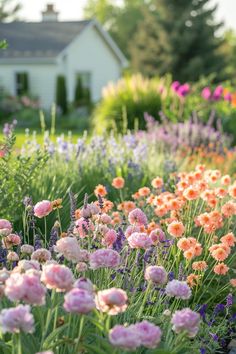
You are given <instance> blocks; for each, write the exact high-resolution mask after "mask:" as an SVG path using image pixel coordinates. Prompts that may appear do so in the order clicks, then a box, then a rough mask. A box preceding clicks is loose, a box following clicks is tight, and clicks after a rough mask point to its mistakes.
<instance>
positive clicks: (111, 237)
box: [102, 229, 117, 247]
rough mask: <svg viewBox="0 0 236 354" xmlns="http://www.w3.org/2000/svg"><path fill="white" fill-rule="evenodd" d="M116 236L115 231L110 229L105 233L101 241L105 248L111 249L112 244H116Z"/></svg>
mask: <svg viewBox="0 0 236 354" xmlns="http://www.w3.org/2000/svg"><path fill="white" fill-rule="evenodd" d="M116 239H117V234H116V231H115V230H113V229H111V230H109V231H107V232H106V233H105V236H104V237H103V239H102V244H103V245H104V246H107V247H112V245H113V243H115V242H116Z"/></svg>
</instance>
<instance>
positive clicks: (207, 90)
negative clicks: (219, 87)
mask: <svg viewBox="0 0 236 354" xmlns="http://www.w3.org/2000/svg"><path fill="white" fill-rule="evenodd" d="M202 98H204V100H206V101H209V100H210V98H211V89H210V87H204V89H203V90H202Z"/></svg>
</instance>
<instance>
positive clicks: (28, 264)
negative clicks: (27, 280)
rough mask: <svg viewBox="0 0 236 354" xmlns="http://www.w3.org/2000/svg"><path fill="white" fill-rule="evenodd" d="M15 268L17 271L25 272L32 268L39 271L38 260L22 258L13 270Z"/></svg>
mask: <svg viewBox="0 0 236 354" xmlns="http://www.w3.org/2000/svg"><path fill="white" fill-rule="evenodd" d="M16 268H17V271H19V272H20V273H21V272H26V271H27V270H30V269H34V270H37V271H39V270H40V263H39V262H38V261H34V260H27V259H22V260H21V261H19V263H18V265H17V267H15V268H14V270H13V271H15V269H16Z"/></svg>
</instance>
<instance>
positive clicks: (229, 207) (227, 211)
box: [221, 202, 236, 218]
mask: <svg viewBox="0 0 236 354" xmlns="http://www.w3.org/2000/svg"><path fill="white" fill-rule="evenodd" d="M221 212H222V214H223V215H224V216H225V217H226V218H229V217H230V216H232V215H235V214H236V203H233V202H227V203H225V204H224V205H223V206H222V208H221Z"/></svg>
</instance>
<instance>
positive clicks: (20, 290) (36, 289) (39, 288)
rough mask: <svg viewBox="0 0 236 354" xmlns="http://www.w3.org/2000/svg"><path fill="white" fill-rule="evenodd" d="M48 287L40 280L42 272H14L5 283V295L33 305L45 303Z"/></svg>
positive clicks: (12, 299)
mask: <svg viewBox="0 0 236 354" xmlns="http://www.w3.org/2000/svg"><path fill="white" fill-rule="evenodd" d="M45 294H46V289H45V287H44V286H43V285H42V284H41V282H40V274H39V273H38V274H36V273H35V272H31V271H29V272H27V273H25V274H19V273H12V274H11V276H10V278H8V279H7V281H6V284H5V295H6V296H7V297H8V299H10V300H11V301H24V302H26V303H28V304H31V305H43V304H44V303H45Z"/></svg>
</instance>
